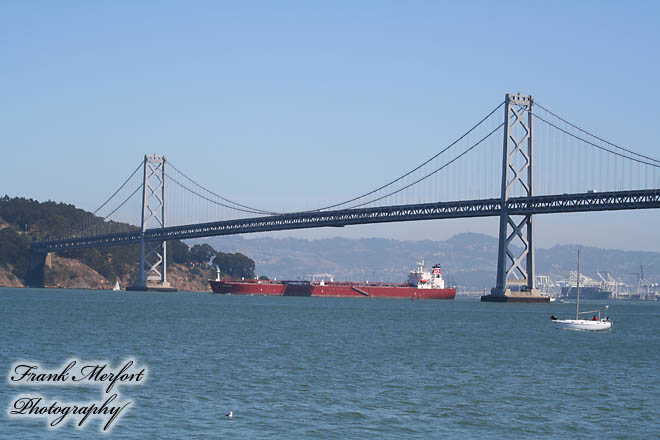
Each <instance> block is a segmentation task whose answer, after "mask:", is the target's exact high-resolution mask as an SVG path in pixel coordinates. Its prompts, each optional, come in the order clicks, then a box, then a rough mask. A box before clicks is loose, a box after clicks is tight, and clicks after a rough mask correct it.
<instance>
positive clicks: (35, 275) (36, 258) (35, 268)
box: [25, 249, 50, 287]
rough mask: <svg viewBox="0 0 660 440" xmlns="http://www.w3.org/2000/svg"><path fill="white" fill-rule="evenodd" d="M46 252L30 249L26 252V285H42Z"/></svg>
mask: <svg viewBox="0 0 660 440" xmlns="http://www.w3.org/2000/svg"><path fill="white" fill-rule="evenodd" d="M48 255H50V254H49V253H48V252H45V251H42V250H40V249H39V250H36V249H30V253H29V254H28V272H27V276H26V277H25V283H26V284H27V287H44V281H45V280H44V278H45V276H44V269H45V267H46V256H48Z"/></svg>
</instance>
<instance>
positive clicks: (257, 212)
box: [167, 161, 281, 215]
mask: <svg viewBox="0 0 660 440" xmlns="http://www.w3.org/2000/svg"><path fill="white" fill-rule="evenodd" d="M167 164H168V165H169V166H170V167H172V168H174V170H175V171H176V172H177V173H179V174H181V175H182V176H183V177H184V178H186V179H188V180H189V181H190V182H192V183H193V184H194V185H196V186H198V187H199V188H201V189H203V190H204V191H206V192H208V193H209V194H212V195H214V196H215V197H217V198H219V199H221V200H224V201H225V202H227V203H231V204H233V205H236V206H240V207H241V208H245V209H248V210H249V211H243V210H240V211H243V212H250V213H253V214H270V215H277V214H281V213H278V212H271V211H266V210H263V209H259V208H252V207H250V206H247V205H242V204H240V203H237V202H234V201H232V200H229V199H227V198H225V197H222V196H221V195H219V194H216V193H214V192H213V191H211V190H210V189H208V188H206V187H204V186H202V185H201V184H199V183H197V182H196V181H195V180H193V179H192V178H190V177H188V176H187V175H186V174H185V173H183V171H181V170H179V169H178V168H177V167H175V166H174V165H173V164H172V162H170V161H168V162H167ZM168 177H169V178H170V179H172V180H174V178H173V177H172V176H171V175H169V174H168ZM174 181H175V182H176V180H174ZM177 183H178V184H179V185H181V186H182V187H183V188H185V189H187V190H188V191H190V192H193V193H194V194H196V193H195V192H194V191H192V190H191V189H189V188H188V187H186V186H185V185H182V184H181V183H179V182H177ZM197 195H199V194H197ZM200 197H203V196H201V195H200ZM207 200H209V199H207ZM209 201H210V202H213V200H209ZM220 205H221V206H224V207H226V208H230V209H238V208H234V207H233V206H227V205H223V204H220Z"/></svg>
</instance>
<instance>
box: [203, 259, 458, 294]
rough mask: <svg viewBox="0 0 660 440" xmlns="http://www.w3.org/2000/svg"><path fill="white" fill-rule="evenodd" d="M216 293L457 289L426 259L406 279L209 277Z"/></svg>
mask: <svg viewBox="0 0 660 440" xmlns="http://www.w3.org/2000/svg"><path fill="white" fill-rule="evenodd" d="M209 282H210V283H211V289H213V292H214V293H224V294H233V295H278V296H334V297H341V298H411V299H454V297H455V296H456V289H453V288H445V281H444V279H443V278H442V269H441V268H440V266H439V265H437V264H436V265H435V266H433V269H432V270H431V272H426V271H424V262H421V263H418V267H417V270H411V271H410V273H409V274H408V282H407V283H401V284H398V283H369V282H352V281H346V282H335V281H333V280H332V277H331V278H330V281H325V280H321V281H270V280H257V279H251V280H220V279H219V271H218V278H217V279H216V280H209Z"/></svg>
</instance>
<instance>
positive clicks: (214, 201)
mask: <svg viewBox="0 0 660 440" xmlns="http://www.w3.org/2000/svg"><path fill="white" fill-rule="evenodd" d="M165 175H166V176H167V177H168V178H169V179H170V180H172V181H173V182H174V183H176V184H177V185H179V186H180V187H182V188H183V189H185V190H187V191H189V192H191V193H193V194H194V195H196V196H197V197H200V198H202V199H204V200H206V201H208V202H211V203H213V204H216V205H219V206H223V207H225V208H229V209H234V210H236V211H242V212H248V213H250V214H272V215H278V214H277V213H273V212H266V211H261V210H248V209H241V208H237V207H235V206H230V205H225V204H224V203H220V202H218V201H217V200H213V199H210V198H208V197H206V196H204V195H202V194H200V193H198V192H197V191H195V190H193V189H190V188H188V187H187V186H186V185H184V184H183V183H181V182H179V181H178V180H176V179H175V178H174V177H172V176H170V175H169V174H167V173H166V174H165ZM214 195H215V194H214ZM223 200H224V199H223ZM232 203H233V202H232ZM237 205H238V203H237ZM239 206H243V205H239Z"/></svg>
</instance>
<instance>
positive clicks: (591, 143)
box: [532, 112, 660, 168]
mask: <svg viewBox="0 0 660 440" xmlns="http://www.w3.org/2000/svg"><path fill="white" fill-rule="evenodd" d="M532 116H534V117H535V118H536V119H539V120H541V121H543V122H545V123H546V124H548V125H550V126H551V127H554V128H556V129H557V130H559V131H561V132H563V133H565V134H567V135H569V136H571V137H573V138H575V139H578V140H580V141H582V142H584V143H586V144H589V145H591V146H592V147H596V148H598V149H600V150H603V151H607V152H608V153H611V154H614V155H616V156H619V157H621V158H623V159H628V160H632V161H635V162H638V163H641V164H644V165H648V166H651V167H655V168H660V161H659V160H656V159H653V158H650V157H647V156H644V155H642V154H638V153H635V152H634V151H630V150H626V149H625V148H621V147H618V146H616V145H615V147H616V148H620V149H622V150H625V151H626V152H628V153H632V154H634V155H635V156H640V157H643V158H645V159H648V160H651V161H653V162H657V163H649V162H646V161H644V160H641V159H637V158H635V157H630V156H627V155H625V154H623V153H619V152H617V151H612V150H610V149H609V148H605V147H603V146H600V145H598V144H594V143H593V142H590V141H588V140H586V139H584V138H581V137H580V136H578V135H576V134H573V133H571V132H570V131H568V130H565V129H563V128H561V127H558V126H557V125H555V124H553V123H552V122H550V121H548V120H546V119H544V118H542V117H541V116H539V115H537V114H536V113H533V112H532ZM590 136H593V135H590ZM594 137H596V136H594ZM604 142H606V143H608V144H609V142H607V141H604Z"/></svg>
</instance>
